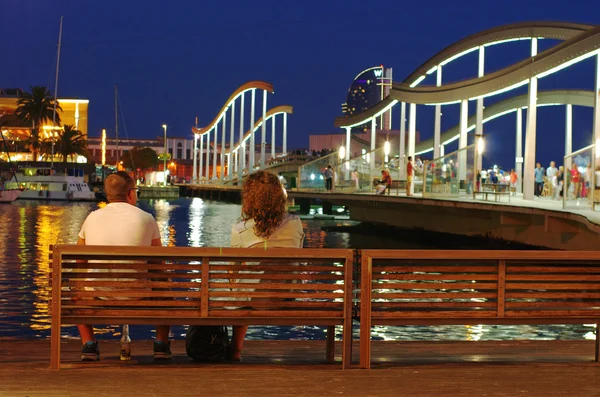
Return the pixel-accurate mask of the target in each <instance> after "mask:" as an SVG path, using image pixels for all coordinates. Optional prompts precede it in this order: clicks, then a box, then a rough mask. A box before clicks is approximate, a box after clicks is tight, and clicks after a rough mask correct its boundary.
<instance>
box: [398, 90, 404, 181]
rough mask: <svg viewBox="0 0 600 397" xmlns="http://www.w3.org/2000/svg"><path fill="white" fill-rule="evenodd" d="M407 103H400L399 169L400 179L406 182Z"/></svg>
mask: <svg viewBox="0 0 600 397" xmlns="http://www.w3.org/2000/svg"><path fill="white" fill-rule="evenodd" d="M405 157H406V102H401V103H400V148H399V150H398V167H399V168H400V179H404V180H406V159H405Z"/></svg>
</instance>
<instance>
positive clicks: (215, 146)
mask: <svg viewBox="0 0 600 397" xmlns="http://www.w3.org/2000/svg"><path fill="white" fill-rule="evenodd" d="M218 127H219V122H218V121H217V122H216V123H215V141H214V143H213V176H212V179H217V153H218V151H217V150H218V146H217V138H218V137H219V128H218Z"/></svg>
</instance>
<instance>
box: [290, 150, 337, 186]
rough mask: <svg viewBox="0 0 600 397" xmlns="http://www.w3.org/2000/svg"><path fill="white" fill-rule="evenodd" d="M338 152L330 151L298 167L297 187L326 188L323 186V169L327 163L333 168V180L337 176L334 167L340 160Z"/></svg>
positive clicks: (335, 167)
mask: <svg viewBox="0 0 600 397" xmlns="http://www.w3.org/2000/svg"><path fill="white" fill-rule="evenodd" d="M340 161H341V160H340V158H339V155H338V152H333V153H330V154H328V155H326V156H323V157H319V158H317V159H316V160H313V161H310V162H308V163H306V164H304V165H303V166H301V167H300V168H298V183H297V186H298V188H299V189H310V190H323V191H324V190H326V186H325V175H324V173H325V170H326V169H327V166H328V165H331V168H332V169H333V170H334V176H333V178H334V180H336V179H337V177H339V175H336V172H335V171H336V169H337V167H338V164H339V162H340Z"/></svg>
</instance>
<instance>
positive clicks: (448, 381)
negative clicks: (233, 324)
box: [0, 339, 600, 397]
mask: <svg viewBox="0 0 600 397" xmlns="http://www.w3.org/2000/svg"><path fill="white" fill-rule="evenodd" d="M184 344H185V342H184V341H183V340H176V341H174V342H173V346H172V350H173V354H174V357H173V360H172V362H170V363H162V364H158V363H154V362H153V361H152V357H151V352H152V342H151V341H134V342H133V359H132V360H131V361H128V362H123V361H119V357H118V353H119V347H118V341H116V340H111V341H107V340H102V341H100V350H101V354H102V360H101V361H98V362H92V363H82V362H80V361H79V341H78V340H72V339H70V340H63V352H64V353H63V358H64V361H63V366H62V368H61V370H60V371H51V370H50V369H49V363H50V342H49V340H42V339H39V340H8V339H2V340H0V396H1V397H8V396H10V397H25V396H27V397H37V396H40V397H41V396H44V397H58V396H61V397H63V396H88V397H95V396H127V397H131V396H180V395H181V396H188V395H189V396H192V395H202V396H260V397H264V396H334V395H335V396H340V395H341V396H411V397H421V396H422V397H426V396H427V397H431V396H444V397H447V396H461V397H465V396H490V397H491V396H532V397H534V396H540V397H541V396H544V397H546V396H548V397H552V396H561V397H562V396H585V397H591V396H598V395H600V377H599V376H598V375H600V366H599V365H597V364H595V363H594V362H593V359H594V357H593V350H594V348H593V344H594V342H593V341H566V340H553V341H477V342H435V341H415V342H412V341H410V342H389V341H380V342H375V343H374V344H373V359H374V361H373V363H374V365H373V367H372V369H371V370H360V369H349V370H342V369H341V366H340V364H339V362H338V363H334V364H326V363H325V357H324V354H323V351H324V349H323V347H324V344H325V341H247V342H246V345H245V350H244V354H243V356H242V362H241V363H221V364H205V363H194V362H192V361H190V360H189V359H188V358H187V356H186V355H185V347H184ZM353 350H354V361H355V363H357V360H358V345H356V346H355V348H354V349H353ZM339 351H340V349H339V348H338V349H337V352H338V356H337V359H338V360H339ZM356 367H357V366H356Z"/></svg>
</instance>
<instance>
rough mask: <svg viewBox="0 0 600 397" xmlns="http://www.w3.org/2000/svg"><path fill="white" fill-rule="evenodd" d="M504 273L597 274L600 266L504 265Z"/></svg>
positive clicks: (599, 271)
mask: <svg viewBox="0 0 600 397" xmlns="http://www.w3.org/2000/svg"><path fill="white" fill-rule="evenodd" d="M506 273H507V274H521V273H536V274H543V273H571V274H573V273H592V274H599V273H600V266H595V265H590V266H587V267H584V266H581V264H580V263H577V264H574V265H573V266H564V264H561V265H560V266H556V265H554V264H549V265H548V266H526V265H515V264H512V263H511V264H507V265H506Z"/></svg>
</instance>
